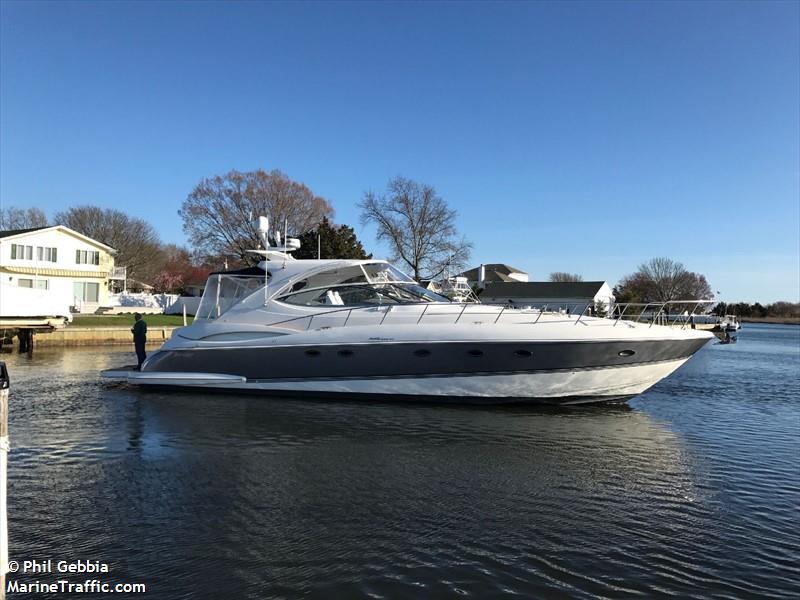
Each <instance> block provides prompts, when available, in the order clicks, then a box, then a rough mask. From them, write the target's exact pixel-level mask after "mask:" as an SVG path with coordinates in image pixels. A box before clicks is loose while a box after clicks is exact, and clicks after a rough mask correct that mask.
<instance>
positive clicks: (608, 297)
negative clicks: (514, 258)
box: [479, 281, 614, 311]
mask: <svg viewBox="0 0 800 600" xmlns="http://www.w3.org/2000/svg"><path fill="white" fill-rule="evenodd" d="M479 297H480V301H481V302H483V303H485V304H510V305H513V306H530V307H532V308H544V307H547V308H548V310H559V309H561V310H567V309H570V310H571V311H575V310H581V309H582V308H583V306H586V305H587V304H588V305H592V306H595V305H598V303H600V302H602V303H603V306H604V307H605V310H606V311H610V310H611V308H612V307H613V305H614V293H613V292H612V290H611V286H609V285H608V283H607V282H605V281H530V282H526V283H522V282H509V283H490V284H488V285H487V286H486V289H485V290H483V292H482V293H481V295H480V296H479Z"/></svg>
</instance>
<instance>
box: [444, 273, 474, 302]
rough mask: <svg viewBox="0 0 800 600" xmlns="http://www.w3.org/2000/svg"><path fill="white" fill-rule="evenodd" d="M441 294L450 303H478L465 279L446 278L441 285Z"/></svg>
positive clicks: (456, 277)
mask: <svg viewBox="0 0 800 600" xmlns="http://www.w3.org/2000/svg"><path fill="white" fill-rule="evenodd" d="M441 293H442V295H443V296H446V297H447V299H448V300H450V301H451V302H459V303H463V302H480V300H478V297H477V296H476V295H475V292H473V291H472V288H471V287H470V286H469V283H468V280H467V278H466V277H459V276H455V277H448V278H447V279H445V280H444V282H443V283H442V287H441Z"/></svg>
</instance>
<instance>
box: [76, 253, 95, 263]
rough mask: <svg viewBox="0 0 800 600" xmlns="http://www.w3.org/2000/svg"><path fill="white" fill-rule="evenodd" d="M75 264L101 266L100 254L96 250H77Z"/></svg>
mask: <svg viewBox="0 0 800 600" xmlns="http://www.w3.org/2000/svg"><path fill="white" fill-rule="evenodd" d="M75 264H78V265H99V264H100V252H98V251H96V250H75Z"/></svg>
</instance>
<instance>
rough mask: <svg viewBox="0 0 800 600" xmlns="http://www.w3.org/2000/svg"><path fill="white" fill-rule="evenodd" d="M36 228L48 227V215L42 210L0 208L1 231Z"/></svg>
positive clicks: (33, 207) (34, 208)
mask: <svg viewBox="0 0 800 600" xmlns="http://www.w3.org/2000/svg"><path fill="white" fill-rule="evenodd" d="M35 227H47V215H45V214H44V212H42V210H41V209H39V208H36V207H35V206H32V207H30V208H17V207H16V206H9V207H8V208H0V229H2V230H8V229H33V228H35Z"/></svg>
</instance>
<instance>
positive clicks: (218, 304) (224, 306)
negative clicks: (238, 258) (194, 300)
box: [195, 273, 264, 319]
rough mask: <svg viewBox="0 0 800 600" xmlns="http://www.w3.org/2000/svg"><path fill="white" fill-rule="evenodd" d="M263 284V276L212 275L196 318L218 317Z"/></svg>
mask: <svg viewBox="0 0 800 600" xmlns="http://www.w3.org/2000/svg"><path fill="white" fill-rule="evenodd" d="M263 286H264V277H263V276H261V277H253V276H240V275H225V274H224V273H220V274H217V275H212V276H211V277H209V278H208V282H207V283H206V289H205V291H204V292H203V298H202V299H201V300H200V306H199V307H198V308H197V314H196V315H195V319H216V318H218V317H219V316H221V315H222V314H223V313H225V312H226V311H227V310H228V309H229V308H231V307H232V306H233V305H234V304H236V303H238V302H239V301H240V300H242V299H243V298H246V297H247V296H249V295H250V294H252V293H253V292H255V291H256V290H257V289H259V288H261V287H263Z"/></svg>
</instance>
